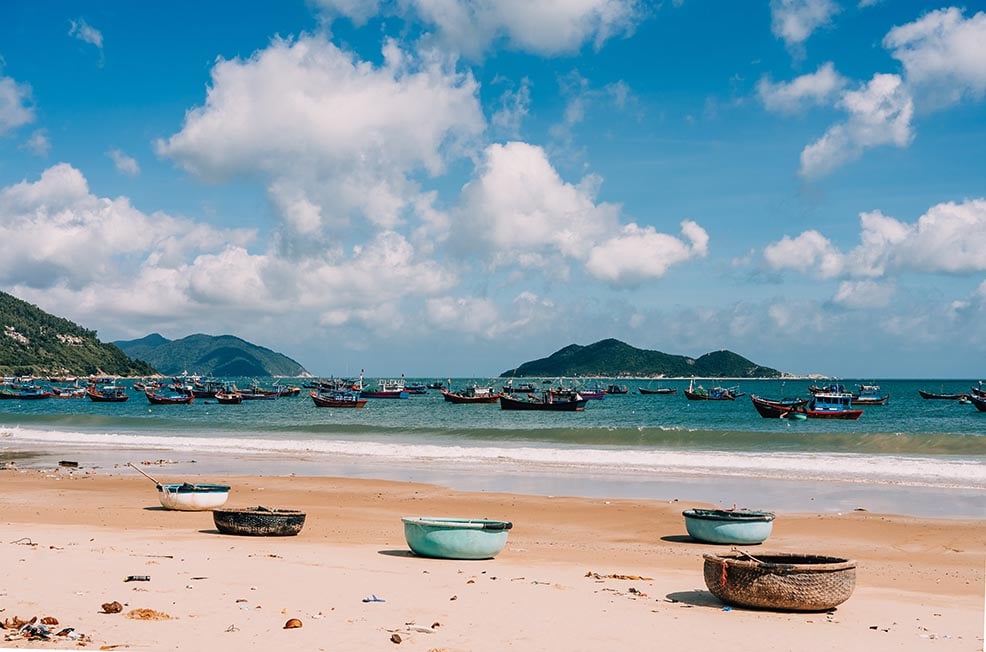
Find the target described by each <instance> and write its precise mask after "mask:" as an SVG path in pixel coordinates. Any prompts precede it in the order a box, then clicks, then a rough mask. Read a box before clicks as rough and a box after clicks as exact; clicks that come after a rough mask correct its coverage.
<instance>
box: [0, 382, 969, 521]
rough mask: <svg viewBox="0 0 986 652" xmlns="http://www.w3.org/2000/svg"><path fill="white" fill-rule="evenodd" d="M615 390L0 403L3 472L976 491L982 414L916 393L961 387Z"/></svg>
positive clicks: (747, 385)
mask: <svg viewBox="0 0 986 652" xmlns="http://www.w3.org/2000/svg"><path fill="white" fill-rule="evenodd" d="M412 380H414V379H409V381H412ZM422 380H423V381H430V380H432V379H422ZM476 380H477V381H478V382H483V379H476ZM470 382H473V379H453V381H452V385H453V387H458V386H464V385H466V384H467V383H470ZM617 382H619V383H620V384H626V385H628V386H629V387H630V390H631V393H629V394H625V395H609V396H607V397H606V398H605V399H603V400H593V401H589V403H588V405H587V408H586V410H585V412H581V413H555V412H511V411H503V410H501V409H500V408H499V406H497V405H455V404H451V403H447V402H445V401H444V400H443V399H442V397H441V395H440V394H439V393H438V392H437V391H434V390H429V393H428V394H425V395H412V396H411V397H410V398H408V399H405V400H387V399H371V400H370V401H369V404H368V405H367V407H366V408H365V409H331V408H316V407H315V406H314V404H313V403H312V401H311V399H310V398H309V397H308V395H307V390H303V392H302V394H301V395H300V396H297V397H286V398H280V399H278V400H276V401H249V402H246V401H245V402H244V403H242V404H241V405H219V404H217V403H216V402H215V401H210V400H203V399H196V401H195V402H194V403H193V404H192V405H189V406H152V405H150V404H149V403H148V401H147V400H146V399H145V398H144V396H143V395H142V394H140V393H138V392H133V393H132V395H131V398H130V400H129V401H128V402H126V403H122V404H114V403H93V402H91V401H89V400H88V399H49V400H45V401H9V400H8V401H0V461H2V460H3V459H5V457H6V458H7V459H10V458H12V457H13V456H15V455H23V454H25V452H44V453H48V454H57V453H58V452H59V451H65V450H74V451H89V452H91V453H93V454H95V453H96V452H98V451H101V450H132V451H136V452H138V453H139V452H141V451H145V453H144V456H145V457H149V458H157V457H168V456H175V455H183V456H185V457H189V456H193V457H195V458H196V459H197V460H198V461H200V462H205V463H207V464H211V466H208V465H204V466H201V467H200V468H202V469H209V472H217V471H221V470H223V466H222V463H221V461H222V460H231V459H233V458H234V457H236V458H242V457H251V456H252V457H254V458H257V459H263V460H266V461H267V463H268V464H270V465H271V466H270V468H275V467H276V468H278V469H281V470H289V472H296V471H297V472H303V469H299V468H296V466H292V464H295V465H300V464H302V462H305V463H308V464H309V465H314V466H312V468H316V467H317V466H318V465H319V464H321V465H322V467H324V468H326V469H328V472H331V473H333V474H340V475H373V474H372V472H370V471H367V470H366V469H369V468H372V467H374V466H375V465H376V466H390V467H394V466H398V467H405V468H406V467H417V468H419V469H420V468H424V469H431V470H433V471H435V472H436V473H437V472H438V471H439V470H440V469H446V470H449V471H450V472H455V473H458V474H459V475H460V476H463V477H464V476H468V475H469V474H470V472H471V471H475V472H476V473H480V472H481V473H482V474H484V475H486V476H491V475H493V476H495V475H497V474H504V476H507V475H509V476H510V477H512V478H514V485H516V483H517V482H518V480H517V478H521V479H522V478H524V477H525V475H527V476H534V475H537V476H545V475H551V476H555V477H565V478H569V479H570V482H582V481H593V482H596V483H597V484H605V483H606V482H609V481H614V482H616V481H619V482H624V483H626V482H632V481H634V479H637V480H640V481H645V480H654V479H655V478H658V477H660V478H664V479H667V478H672V477H682V478H685V477H687V478H690V479H691V480H692V481H694V479H695V478H699V479H701V478H703V477H717V478H737V479H738V478H743V479H749V478H763V479H764V480H765V481H766V480H797V481H802V482H804V481H839V482H845V483H862V484H870V485H874V484H876V485H884V486H891V487H892V486H912V487H929V488H944V489H960V490H968V491H972V492H974V493H975V492H983V491H986V413H983V412H978V411H977V410H976V409H975V407H974V406H972V405H961V404H959V403H958V402H956V401H939V400H925V399H922V398H921V397H920V396H919V394H918V389H925V390H927V391H933V392H955V393H958V392H968V391H969V388H970V387H971V386H973V385H975V384H976V381H974V380H946V381H942V380H880V379H865V380H852V379H844V380H841V381H839V382H841V383H843V384H845V385H846V387H847V388H849V389H855V384H856V383H866V384H874V383H876V384H879V385H881V387H882V388H883V391H884V392H889V393H890V394H891V398H890V401H889V403H888V404H887V405H884V406H873V407H866V408H863V409H864V410H865V413H864V414H863V416H862V417H861V418H860V419H859V420H858V421H831V420H806V421H789V420H778V419H763V418H761V417H760V416H759V414H758V413H757V412H756V410H755V409H754V408H753V406H752V404H751V403H750V400H749V397H748V395H749V394H758V395H761V396H768V397H782V396H799V395H800V396H802V397H807V396H808V391H807V387H808V385H809V384H810V383H809V382H808V381H800V380H799V381H793V380H786V381H775V380H758V381H728V382H723V383H722V384H724V385H735V384H738V385H739V388H740V390H741V391H743V392H745V393H746V394H747V396H743V397H741V398H739V399H737V400H735V401H688V400H686V399H685V397H684V395H683V393H682V391H681V390H682V389H683V388H684V387H686V386H687V381H673V380H669V381H664V382H662V383H661V384H662V385H663V386H670V387H677V388H679V392H678V394H676V395H670V396H662V395H641V394H639V393H637V391H636V388H637V387H640V386H644V387H647V386H656V383H648V382H647V381H627V380H619V381H617ZM703 382H704V384H705V385H706V386H709V385H711V384H713V383H712V382H711V381H703ZM607 383H608V381H607V380H605V379H604V380H603V381H602V384H603V386H605V385H606V384H607ZM244 384H246V383H243V382H241V385H244ZM282 384H290V381H282ZM299 384H300V383H299ZM372 384H373V383H372V380H370V381H368V386H372ZM19 464H20V462H19ZM520 482H523V480H520ZM514 485H511V488H515V486H514ZM983 514H984V515H986V508H984V509H983Z"/></svg>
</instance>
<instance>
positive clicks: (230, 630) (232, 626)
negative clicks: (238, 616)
mask: <svg viewBox="0 0 986 652" xmlns="http://www.w3.org/2000/svg"><path fill="white" fill-rule="evenodd" d="M225 631H226V632H238V631H240V628H239V627H237V626H236V625H230V626H229V627H227V628H226V629H225Z"/></svg>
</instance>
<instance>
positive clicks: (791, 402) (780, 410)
mask: <svg viewBox="0 0 986 652" xmlns="http://www.w3.org/2000/svg"><path fill="white" fill-rule="evenodd" d="M750 401H752V402H753V407H755V408H756V409H757V412H759V413H760V416H762V417H763V418H764V419H782V418H788V417H790V416H792V415H796V414H800V415H803V416H805V417H807V416H808V415H807V412H806V410H805V406H806V405H808V400H807V399H801V398H783V399H770V398H763V397H761V396H757V395H756V394H751V395H750Z"/></svg>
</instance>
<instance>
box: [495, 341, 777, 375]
mask: <svg viewBox="0 0 986 652" xmlns="http://www.w3.org/2000/svg"><path fill="white" fill-rule="evenodd" d="M783 375H784V374H782V373H781V372H780V371H778V370H776V369H771V368H770V367H763V366H761V365H758V364H756V363H754V362H752V361H750V360H748V359H746V358H744V357H743V356H741V355H739V354H737V353H733V352H732V351H727V350H725V349H723V350H720V351H712V352H710V353H706V354H704V355H702V356H700V357H698V358H690V357H688V356H683V355H674V354H669V353H664V352H661V351H652V350H648V349H638V348H636V347H634V346H631V345H629V344H627V343H625V342H621V341H620V340H617V339H614V338H608V339H605V340H600V341H598V342H595V343H594V344H589V345H587V346H581V345H578V344H569V345H568V346H565V347H563V348H561V349H559V350H558V351H555V352H554V353H552V354H551V355H549V356H548V357H546V358H539V359H537V360H530V361H528V362H524V363H522V364H520V365H519V366H517V367H516V368H514V369H510V370H507V371H504V372H503V373H501V374H500V377H501V378H509V377H512V376H521V377H523V376H600V377H608V378H617V377H620V376H640V377H657V376H665V377H673V376H676V377H689V376H701V377H720V378H779V377H781V376H783Z"/></svg>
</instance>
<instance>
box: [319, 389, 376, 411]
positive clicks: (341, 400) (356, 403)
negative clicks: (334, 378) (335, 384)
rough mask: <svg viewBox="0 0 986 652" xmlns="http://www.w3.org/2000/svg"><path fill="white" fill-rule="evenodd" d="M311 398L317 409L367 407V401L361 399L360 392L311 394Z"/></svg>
mask: <svg viewBox="0 0 986 652" xmlns="http://www.w3.org/2000/svg"><path fill="white" fill-rule="evenodd" d="M309 396H311V397H312V401H314V403H315V407H328V408H361V407H366V399H365V398H361V397H360V395H359V392H343V391H332V392H311V393H310V394H309Z"/></svg>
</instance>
